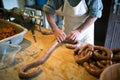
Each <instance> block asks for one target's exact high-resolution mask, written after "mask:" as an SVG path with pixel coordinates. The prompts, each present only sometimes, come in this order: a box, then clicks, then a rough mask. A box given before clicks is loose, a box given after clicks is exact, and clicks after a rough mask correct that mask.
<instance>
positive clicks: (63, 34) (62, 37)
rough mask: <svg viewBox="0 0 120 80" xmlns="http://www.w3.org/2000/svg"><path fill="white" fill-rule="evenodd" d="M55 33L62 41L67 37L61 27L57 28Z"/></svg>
mask: <svg viewBox="0 0 120 80" xmlns="http://www.w3.org/2000/svg"><path fill="white" fill-rule="evenodd" d="M53 33H54V35H55V37H56V38H57V40H58V42H60V43H61V42H62V41H64V40H65V39H66V34H65V33H64V32H63V31H62V30H60V29H57V30H55V31H54V32H53Z"/></svg>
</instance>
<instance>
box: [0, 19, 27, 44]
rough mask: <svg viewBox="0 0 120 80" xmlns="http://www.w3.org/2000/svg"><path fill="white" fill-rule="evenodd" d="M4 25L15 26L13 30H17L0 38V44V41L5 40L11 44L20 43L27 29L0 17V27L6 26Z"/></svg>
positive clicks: (3, 41) (4, 41)
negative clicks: (8, 35)
mask: <svg viewBox="0 0 120 80" xmlns="http://www.w3.org/2000/svg"><path fill="white" fill-rule="evenodd" d="M6 25H10V26H13V27H14V28H15V31H16V32H17V34H15V35H13V36H10V37H7V38H5V39H2V40H0V45H1V43H6V42H10V43H11V44H16V45H17V44H20V43H21V42H22V41H23V38H24V34H25V33H26V32H27V31H28V30H27V29H26V28H24V27H22V26H21V25H19V24H16V23H13V22H9V21H6V20H3V19H0V28H1V27H2V26H4V27H6Z"/></svg>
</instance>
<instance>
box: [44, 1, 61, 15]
mask: <svg viewBox="0 0 120 80" xmlns="http://www.w3.org/2000/svg"><path fill="white" fill-rule="evenodd" d="M62 5H63V0H48V1H47V3H46V4H45V5H44V6H43V8H42V9H43V11H45V12H48V13H51V14H54V13H55V10H57V9H59V8H60V7H61V6H62Z"/></svg>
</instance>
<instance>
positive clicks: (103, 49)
mask: <svg viewBox="0 0 120 80" xmlns="http://www.w3.org/2000/svg"><path fill="white" fill-rule="evenodd" d="M97 50H100V51H104V52H105V53H106V55H101V54H102V53H99V51H97ZM105 53H104V54H105ZM93 55H94V56H95V57H97V58H98V59H103V60H107V59H109V60H110V59H112V58H113V53H112V51H111V50H110V49H108V48H106V47H102V46H94V53H93Z"/></svg>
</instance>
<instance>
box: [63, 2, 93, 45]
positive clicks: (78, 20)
mask: <svg viewBox="0 0 120 80" xmlns="http://www.w3.org/2000/svg"><path fill="white" fill-rule="evenodd" d="M64 1H65V2H64V8H63V12H62V15H64V21H63V27H64V28H65V29H64V32H65V33H66V34H69V32H70V31H71V30H73V29H75V28H77V27H79V26H80V25H81V24H82V23H83V22H84V21H85V20H86V18H87V17H88V15H87V11H88V8H87V5H86V3H85V0H81V2H80V3H79V4H78V5H77V6H75V7H72V6H71V5H70V4H69V2H68V1H67V0H64ZM81 35H82V36H81ZM81 35H80V37H79V40H80V41H82V42H85V43H90V44H94V24H92V25H90V27H89V28H88V29H86V30H85V31H84V32H83V33H82V34H81Z"/></svg>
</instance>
